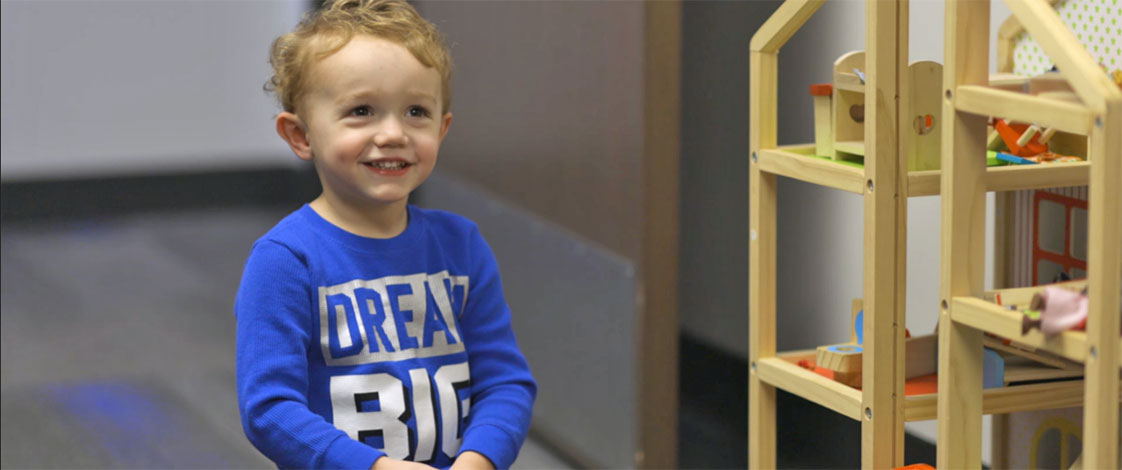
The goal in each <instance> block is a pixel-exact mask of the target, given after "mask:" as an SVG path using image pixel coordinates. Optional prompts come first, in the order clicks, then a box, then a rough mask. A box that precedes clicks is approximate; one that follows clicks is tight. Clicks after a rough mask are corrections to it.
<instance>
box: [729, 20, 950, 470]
mask: <svg viewBox="0 0 1122 470" xmlns="http://www.w3.org/2000/svg"><path fill="white" fill-rule="evenodd" d="M822 3H823V2H822V1H819V0H788V1H786V2H784V3H783V4H782V5H780V6H779V8H778V9H777V10H776V12H775V13H774V14H773V15H772V16H771V17H770V18H769V19H768V20H767V21H766V22H765V23H764V24H763V26H761V27H760V29H759V30H758V31H757V32H756V34H755V35H754V36H753V37H752V40H751V45H750V49H751V52H750V67H749V73H750V80H749V83H750V89H749V106H750V109H749V121H750V126H751V129H750V136H749V148H750V152H751V163H750V165H749V171H750V173H749V205H750V206H749V219H750V220H749V230H750V232H749V233H750V236H749V238H750V240H749V263H750V267H749V341H748V343H749V363H750V371H749V392H748V395H749V403H748V408H749V412H748V413H749V416H748V420H749V421H748V422H749V425H748V459H749V460H748V462H749V467H750V468H775V465H776V462H775V445H776V433H775V431H776V430H775V416H776V414H775V399H776V389H777V388H779V389H783V390H787V391H789V392H792V393H794V394H796V395H799V396H802V397H804V398H807V399H809V400H811V401H813V402H815V403H818V404H820V405H822V406H825V407H827V408H829V409H831V410H834V411H836V412H838V413H841V414H842V415H845V416H848V417H850V418H852V419H856V420H859V421H860V422H861V433H862V439H861V442H862V450H861V456H862V457H861V459H862V467H864V468H891V467H894V466H898V465H901V464H902V463H903V456H904V421H905V419H906V415H907V410H908V405H907V403H906V400H905V398H904V380H903V377H904V361H903V356H902V355H903V351H904V328H903V325H904V291H905V286H904V283H903V276H902V275H897V274H896V273H903V272H904V268H905V266H904V253H905V250H904V248H905V245H904V244H905V238H906V223H905V222H906V214H905V211H906V208H907V205H906V196H916V195H921V194H936V193H937V192H938V189H939V172H938V171H933V172H932V171H917V172H913V173H912V174H909V173H908V171H907V162H906V161H902V159H901V158H900V156H902V155H906V153H907V152H906V150H907V148H906V147H905V146H904V144H905V142H904V141H903V140H904V139H902V138H901V137H900V136H899V135H897V132H905V130H906V129H910V128H911V123H910V122H905V118H904V117H903V116H901V111H900V109H899V104H898V102H897V100H895V99H893V98H892V97H895V96H899V95H900V94H901V93H902V92H904V90H902V89H900V88H901V86H900V83H901V80H900V77H902V76H904V75H903V74H904V73H905V72H906V70H907V63H906V56H907V47H908V44H907V39H906V38H907V28H908V6H907V2H882V1H867V2H866V19H865V24H866V26H867V28H866V46H865V64H864V65H865V78H866V81H865V83H864V84H863V85H860V84H859V83H852V82H854V81H855V80H856V79H855V77H854V80H849V81H846V79H847V78H848V77H842V78H841V79H840V81H839V83H842V84H845V83H849V84H850V86H851V87H852V88H854V89H860V90H864V91H865V92H866V93H865V103H864V106H865V117H864V123H865V124H864V140H863V142H862V149H861V150H862V151H863V153H864V164H863V166H854V165H851V164H846V163H843V162H837V161H831V160H828V159H823V158H818V157H815V156H813V155H811V154H812V153H813V151H814V146H813V145H811V146H791V147H778V146H777V145H776V119H777V114H776V109H777V83H778V73H777V53H778V51H779V49H780V47H782V46H783V44H784V43H785V42H786V41H787V40H788V39H790V37H791V35H793V34H794V32H795V31H797V30H798V29H799V28H800V27H801V26H802V25H803V24H804V23H805V21H806V20H807V19H808V18H809V17H810V16H811V15H812V14H813V13H814V11H816V10H817V9H818V7H819V6H820V5H821V4H822ZM898 38H902V39H899V40H898ZM776 176H787V177H791V178H795V179H799V180H802V181H807V182H810V183H813V184H818V185H821V186H826V187H831V188H835V189H839V190H842V191H847V192H851V193H855V194H860V195H861V196H862V198H863V199H864V209H863V212H864V216H863V217H864V241H863V245H864V263H863V276H864V282H863V285H864V288H863V295H862V297H863V302H864V312H865V313H864V319H865V320H864V332H863V336H864V339H865V340H864V343H863V348H864V351H863V355H862V369H863V371H864V373H863V374H862V386H861V390H857V389H855V388H852V387H849V386H846V385H843V384H841V383H838V382H835V381H833V380H830V379H828V378H826V377H823V376H821V375H818V374H816V373H814V372H811V371H809V370H806V369H803V368H801V367H799V366H797V365H795V364H793V363H791V362H790V358H791V357H792V355H794V356H798V355H799V354H808V353H798V352H796V353H789V354H783V355H782V356H780V355H778V354H777V353H776V350H775V337H776V331H775V324H776V321H775V320H776V311H775V307H776V289H775V287H776V286H775V278H776V261H775V260H776V245H777V243H776V228H775V227H776V196H777V195H776V189H777V187H776V182H777V179H776ZM909 188H911V189H912V191H911V192H909ZM898 196H905V197H898ZM896 325H900V327H899V328H897V327H896ZM809 354H810V357H813V353H809ZM913 402H914V403H915V405H911V406H913V407H914V410H920V409H926V410H927V411H925V412H924V411H916V412H913V416H914V417H915V418H916V419H923V418H926V419H930V418H931V417H933V416H934V411H933V410H934V406H933V405H932V403H933V402H932V399H928V400H927V401H923V400H920V401H913Z"/></svg>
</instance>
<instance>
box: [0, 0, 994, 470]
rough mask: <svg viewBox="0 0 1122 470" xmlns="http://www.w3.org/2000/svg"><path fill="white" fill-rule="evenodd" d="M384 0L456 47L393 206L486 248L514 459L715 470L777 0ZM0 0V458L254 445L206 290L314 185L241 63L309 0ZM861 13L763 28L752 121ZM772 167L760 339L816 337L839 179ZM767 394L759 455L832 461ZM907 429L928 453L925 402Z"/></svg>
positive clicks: (731, 373)
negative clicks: (767, 435) (774, 331)
mask: <svg viewBox="0 0 1122 470" xmlns="http://www.w3.org/2000/svg"><path fill="white" fill-rule="evenodd" d="M998 3H1000V2H998ZM414 4H415V5H416V6H417V8H418V10H419V11H420V12H421V13H422V15H424V16H425V17H426V18H428V19H429V20H430V21H432V22H434V23H435V24H436V25H437V26H438V27H439V28H440V29H441V30H442V31H443V32H444V33H445V35H446V36H447V38H448V41H449V44H450V45H451V47H452V54H453V58H454V61H455V64H456V67H455V75H454V83H453V100H452V103H453V104H452V109H453V111H454V114H455V119H454V121H453V126H452V128H451V132H450V134H449V136H448V138H447V140H446V141H445V143H444V145H443V148H442V151H441V158H440V162H439V165H438V166H437V171H436V172H435V173H434V175H433V177H432V178H431V179H430V180H429V181H428V182H427V183H426V184H425V185H424V186H423V187H422V188H421V189H420V190H419V191H418V192H417V193H416V194H415V195H414V199H413V202H414V203H416V204H419V205H422V206H428V207H438V208H442V209H447V210H452V211H455V212H459V213H461V214H463V215H465V216H467V217H469V218H471V219H473V220H475V221H476V222H478V223H479V225H480V226H481V229H482V230H483V234H484V236H485V237H486V238H487V240H488V241H489V243H490V244H491V245H492V247H493V249H494V251H495V253H496V256H497V258H498V261H499V265H500V269H501V271H502V273H503V278H504V284H505V290H506V292H507V295H508V298H507V301H508V303H509V304H510V305H511V308H512V311H513V312H514V323H515V324H514V326H515V332H516V334H517V336H518V339H519V344H520V346H521V347H522V349H523V351H524V352H525V354H526V356H527V358H528V359H529V361H530V364H531V367H532V369H533V372H534V374H535V376H536V377H537V379H538V381H539V387H540V392H539V398H538V401H537V403H536V405H535V415H534V420H533V425H532V430H531V438H530V442H529V443H528V444H527V446H526V448H525V449H524V451H523V454H522V456H521V458H520V460H519V462H518V463H516V467H520V468H625V467H648V468H673V467H678V468H730V467H744V466H745V465H746V462H747V459H746V449H747V446H746V443H745V439H746V419H745V417H746V414H747V401H746V390H747V364H746V357H747V350H748V347H747V343H746V338H747V305H748V299H747V277H748V269H747V266H748V263H747V251H748V250H747V227H748V212H747V208H748V200H747V194H748V188H747V174H748V165H747V159H746V155H747V149H748V42H749V39H750V38H751V36H752V34H753V33H754V32H755V30H756V29H757V28H758V27H759V25H760V24H761V23H762V22H763V21H764V20H765V19H766V18H767V17H768V15H770V14H771V12H772V11H774V9H775V8H776V7H777V6H778V4H779V2H777V1H739V2H736V1H731V2H716V1H689V2H676V1H654V2H639V1H625V2H616V1H572V2H570V1H557V0H549V1H535V2H506V1H493V2H492V1H477V0H466V1H417V2H414ZM0 6H2V12H0V13H2V14H0V17H2V21H3V28H2V32H3V49H2V54H0V58H2V69H0V70H2V75H3V80H2V81H3V90H2V92H3V93H2V97H3V98H2V124H3V127H2V135H3V148H2V159H0V162H2V165H0V170H2V178H0V179H2V182H0V183H2V184H0V189H2V197H0V202H2V204H0V206H2V213H0V215H2V223H3V225H2V242H0V268H2V280H3V283H2V287H0V296H2V297H0V305H2V317H0V320H2V329H0V334H2V353H3V356H2V357H3V359H2V361H3V362H2V371H3V373H2V383H0V392H2V395H0V396H2V397H3V398H2V402H3V413H2V430H3V432H2V436H3V437H2V444H3V449H2V450H3V452H2V462H0V464H2V466H3V467H4V468H78V467H81V468H188V467H190V468H263V467H269V466H270V463H269V462H268V461H267V460H265V459H264V458H263V457H261V456H260V454H258V453H257V452H256V451H255V450H254V449H253V448H252V446H251V445H250V444H249V443H248V442H247V441H246V439H245V437H244V435H243V434H242V431H241V427H240V423H239V420H238V415H237V407H236V402H235V393H234V363H233V346H234V344H233V341H234V323H233V315H232V303H233V296H234V292H235V290H236V288H237V284H238V282H239V279H240V276H241V268H242V264H243V262H244V260H245V257H246V255H247V254H248V250H249V247H250V244H251V243H252V242H253V240H255V239H256V238H257V237H259V236H260V235H261V234H263V233H264V232H265V231H266V230H268V229H269V228H270V227H271V226H272V225H273V224H274V223H275V222H276V221H278V220H279V219H280V218H281V217H283V216H284V215H285V214H287V213H288V212H291V211H292V210H294V209H296V208H298V207H299V206H300V205H301V204H303V203H304V202H307V201H309V200H311V199H312V198H314V197H315V196H316V195H317V194H318V182H317V181H316V178H315V175H314V172H313V171H312V169H311V168H310V167H309V166H307V165H304V164H302V163H301V162H299V161H298V160H297V159H296V158H295V157H294V156H292V155H291V153H290V152H289V150H288V149H287V148H286V147H285V146H284V145H283V143H282V141H281V140H280V139H279V138H277V137H276V136H275V134H274V131H273V120H272V119H273V117H274V115H275V114H276V112H278V107H277V106H276V105H275V104H274V102H273V101H272V98H271V97H270V96H268V95H267V94H266V93H265V92H264V91H262V88H261V87H262V85H263V84H264V82H265V80H266V78H267V77H268V76H269V74H270V69H269V66H268V63H267V51H268V47H269V44H270V43H271V41H272V40H273V39H274V38H275V37H277V36H278V35H280V34H282V33H284V32H286V31H288V30H289V29H291V27H292V26H293V25H295V23H296V22H297V21H298V18H299V17H300V15H301V14H302V13H303V12H304V11H306V10H307V9H309V8H313V7H314V2H311V1H306V0H252V1H250V0H233V1H206V0H168V1H133V0H99V1H73V0H51V1H22V0H3V1H0ZM995 8H1002V7H1001V6H997V7H995ZM911 15H912V26H911V28H912V37H913V38H915V39H913V42H912V45H911V55H912V57H911V58H912V60H919V59H931V60H938V61H940V62H941V61H942V59H941V43H942V37H941V35H942V6H941V4H940V3H938V2H934V1H920V2H913V4H912V7H911ZM993 16H994V20H993V21H995V22H1000V21H1001V20H1003V19H1004V18H1005V17H1006V16H1007V13H1006V14H1000V13H995V14H994V15H993ZM863 22H864V16H863V6H862V4H861V3H860V2H856V1H846V2H830V3H828V4H826V5H825V6H824V7H823V8H822V9H821V10H819V12H818V13H816V15H815V16H814V17H813V18H812V19H811V20H810V21H809V22H808V23H807V25H806V26H804V27H803V29H802V30H801V31H800V32H799V33H797V34H796V35H795V37H794V38H793V39H792V40H791V41H790V42H789V43H788V44H787V45H786V46H785V47H784V49H783V53H782V54H781V55H780V74H781V75H780V87H779V88H780V97H779V104H780V106H779V121H780V124H779V126H778V127H779V140H780V144H789V143H797V142H809V141H811V139H812V138H813V135H812V134H813V126H812V125H811V123H812V107H811V102H810V97H809V95H807V93H806V90H807V86H808V85H809V84H811V83H819V82H827V81H829V80H830V70H831V65H832V63H833V61H834V59H835V58H836V57H838V56H839V55H841V54H843V53H845V52H847V51H849V50H856V49H861V48H863V41H864V28H863ZM780 179H781V182H780V186H779V192H780V194H781V196H780V216H779V222H780V224H779V228H778V231H779V240H780V242H779V251H780V254H779V258H778V259H779V277H780V278H781V279H780V280H779V283H778V285H779V286H780V289H781V290H780V292H779V310H780V311H783V312H785V313H784V315H783V316H782V317H781V318H780V319H779V325H778V328H779V338H778V341H779V344H778V347H779V348H780V349H781V350H787V349H800V348H810V347H814V346H815V345H818V344H827V343H835V342H840V341H843V340H844V339H845V338H847V337H848V333H847V331H848V330H847V323H848V318H849V307H848V306H849V299H851V298H854V297H859V296H860V295H861V276H860V272H861V255H860V249H859V247H860V246H861V220H860V214H861V199H860V197H858V196H856V195H850V194H848V193H846V194H840V193H837V192H833V191H831V190H828V189H824V188H818V187H813V186H811V185H807V184H804V183H800V182H794V181H790V180H785V179H783V178H780ZM909 206H910V211H911V213H912V214H914V215H913V216H912V217H910V218H909V224H910V225H909V234H910V235H909V271H908V276H909V292H908V302H909V325H908V326H909V329H911V331H913V332H916V331H930V330H933V329H934V318H935V312H934V310H933V309H931V308H928V307H929V306H931V305H934V303H935V302H934V299H935V290H936V287H937V279H936V276H937V258H936V257H937V250H934V249H932V247H934V246H937V244H936V241H935V240H936V238H935V237H936V234H938V232H939V231H938V220H937V219H938V218H937V217H935V216H934V214H937V213H938V199H937V198H917V199H915V200H912V201H909ZM924 214H926V215H924ZM913 247H914V248H913ZM913 250H914V251H913ZM913 287H914V290H913ZM913 305H914V306H915V308H912V306H913ZM913 314H914V315H916V317H915V318H914V319H913V318H912V315H913ZM913 325H916V326H913ZM779 403H780V410H779V432H780V437H779V440H778V443H779V454H780V455H779V457H780V460H779V461H780V463H781V464H782V465H784V466H795V467H820V468H845V467H857V466H859V463H860V450H859V448H860V446H859V435H860V433H859V432H858V431H859V424H858V423H856V422H852V421H850V420H848V419H847V418H844V417H842V416H840V415H836V414H834V413H832V412H830V411H828V410H825V409H822V408H819V407H817V406H813V405H810V404H808V403H807V402H804V401H802V400H801V399H799V398H796V397H793V396H791V395H787V394H785V393H783V392H781V393H780V401H779ZM909 431H910V432H911V434H909V438H908V441H907V442H908V452H909V458H908V461H909V462H911V461H919V460H924V461H928V462H934V458H933V446H932V444H931V442H932V441H933V440H934V426H933V424H932V425H931V426H929V428H923V427H922V426H919V427H915V426H913V425H909ZM808 449H814V452H807V450H808ZM929 455H930V456H931V457H929V458H928V457H927V456H929ZM913 457H914V458H913Z"/></svg>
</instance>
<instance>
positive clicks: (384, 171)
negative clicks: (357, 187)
mask: <svg viewBox="0 0 1122 470" xmlns="http://www.w3.org/2000/svg"><path fill="white" fill-rule="evenodd" d="M362 164H363V165H365V166H366V167H367V168H370V169H371V170H372V171H373V172H374V173H377V174H379V175H386V176H399V175H403V174H405V171H406V170H408V169H409V167H411V166H413V165H412V164H411V163H409V162H407V161H405V160H402V159H400V158H383V159H379V160H374V161H370V162H362Z"/></svg>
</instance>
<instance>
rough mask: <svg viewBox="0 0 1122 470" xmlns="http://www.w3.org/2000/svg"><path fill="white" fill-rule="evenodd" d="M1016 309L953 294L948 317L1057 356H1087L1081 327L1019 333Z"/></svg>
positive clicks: (1019, 319) (1079, 358) (1019, 322)
mask: <svg viewBox="0 0 1122 470" xmlns="http://www.w3.org/2000/svg"><path fill="white" fill-rule="evenodd" d="M1023 316H1024V315H1023V314H1022V313H1021V312H1019V311H1011V310H1006V309H1005V307H1002V306H1000V305H997V304H995V303H993V302H987V301H985V300H982V299H978V298H974V297H955V298H954V299H953V301H952V302H951V309H950V318H951V321H954V322H957V323H961V324H964V325H967V326H970V327H973V328H976V329H979V330H982V331H984V332H987V333H990V334H994V335H997V336H1000V337H1002V338H1010V339H1012V340H1013V341H1016V342H1018V343H1020V344H1024V345H1027V346H1031V347H1034V348H1036V349H1043V350H1045V351H1048V352H1050V353H1053V354H1055V355H1057V356H1060V357H1063V358H1066V359H1070V360H1072V361H1076V362H1083V361H1084V360H1086V357H1087V334H1086V333H1084V332H1082V331H1065V332H1062V333H1059V334H1056V335H1053V336H1050V337H1045V336H1044V334H1043V333H1041V332H1040V331H1039V330H1032V331H1029V332H1028V333H1027V334H1025V335H1022V334H1021V317H1023Z"/></svg>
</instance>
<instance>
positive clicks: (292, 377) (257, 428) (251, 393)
mask: <svg viewBox="0 0 1122 470" xmlns="http://www.w3.org/2000/svg"><path fill="white" fill-rule="evenodd" d="M309 282H310V279H309V274H308V268H307V265H306V263H305V262H304V261H303V259H301V258H300V257H299V256H297V255H296V254H295V253H293V251H292V250H290V249H289V248H288V247H286V246H284V245H281V244H279V243H277V242H273V241H268V240H263V241H259V242H257V243H256V244H254V247H253V250H252V251H251V252H250V255H249V259H248V260H247V261H246V266H245V272H244V273H243V275H242V282H241V286H240V287H239V288H238V293H237V297H236V299H235V300H234V316H235V319H236V323H237V346H236V354H237V389H238V409H239V411H240V412H241V419H242V427H243V428H244V429H245V433H246V437H247V438H249V441H250V442H251V443H252V444H253V445H254V446H255V447H257V449H258V450H259V451H261V453H263V454H265V456H266V457H268V458H269V459H270V460H272V461H273V462H274V463H276V464H277V466H278V467H280V468H362V469H367V468H370V466H371V465H373V463H374V461H375V460H377V459H378V458H379V457H381V456H382V455H385V454H384V453H382V452H381V451H379V450H377V449H375V448H373V447H370V446H367V445H365V444H362V443H360V442H358V441H355V440H353V439H351V438H350V437H349V436H347V434H346V433H344V432H343V431H340V430H339V429H336V428H335V427H334V426H333V425H332V424H331V423H328V422H327V420H325V419H323V417H321V416H319V415H317V414H315V413H313V412H312V411H311V410H310V409H309V408H308V398H307V395H306V394H307V390H308V348H309V345H310V344H312V343H311V335H312V334H311V332H312V331H313V328H312V323H313V319H312V314H311V312H313V306H312V298H311V295H310V294H309V290H308V289H309V288H308V286H309V285H310V284H309Z"/></svg>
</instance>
